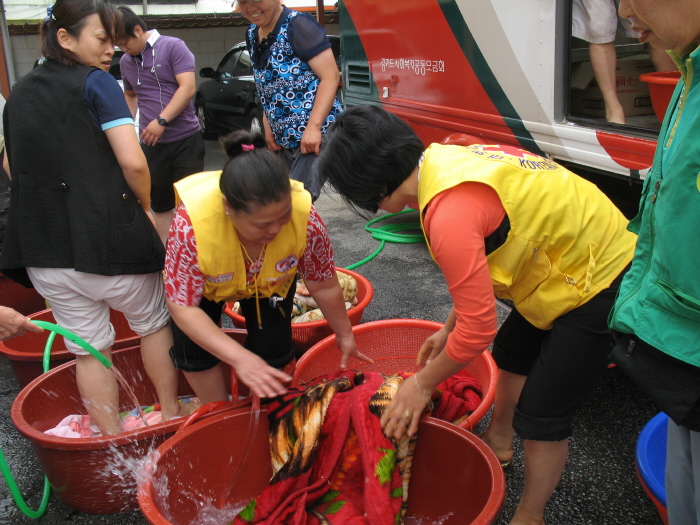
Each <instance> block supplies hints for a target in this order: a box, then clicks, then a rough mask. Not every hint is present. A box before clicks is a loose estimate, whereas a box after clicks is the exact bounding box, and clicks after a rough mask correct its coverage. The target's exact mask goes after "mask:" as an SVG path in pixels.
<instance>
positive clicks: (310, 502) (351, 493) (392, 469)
mask: <svg viewBox="0 0 700 525" xmlns="http://www.w3.org/2000/svg"><path fill="white" fill-rule="evenodd" d="M404 377H407V374H400V375H395V376H391V377H388V378H385V377H384V376H382V375H380V374H379V373H377V372H368V373H366V374H356V373H354V372H342V373H338V374H334V375H332V376H328V377H325V378H320V379H319V380H317V381H316V382H314V383H312V384H311V385H306V386H305V387H303V388H290V389H289V391H288V393H287V394H286V395H284V396H280V397H278V398H276V399H275V400H274V401H273V402H272V403H271V404H270V405H269V408H268V420H269V425H270V450H271V456H272V467H273V477H272V480H271V481H270V484H269V485H268V486H267V487H266V489H265V490H264V491H263V492H262V494H261V495H260V496H258V497H257V498H256V499H255V500H253V501H252V502H251V503H250V504H249V505H248V506H247V507H246V508H245V509H244V510H243V511H242V512H241V513H240V514H239V515H238V517H237V518H236V519H235V520H234V521H233V524H234V525H247V524H250V523H255V524H268V525H273V524H274V525H283V524H284V525H326V524H329V525H330V524H332V525H370V524H371V525H394V524H396V523H401V522H402V520H403V516H404V514H405V512H406V499H407V495H408V482H409V479H410V472H411V462H412V458H413V448H414V447H415V443H416V437H414V438H412V439H408V438H406V437H404V438H403V439H402V440H401V441H400V442H398V443H397V442H396V441H395V440H393V439H388V438H387V437H385V436H384V434H383V432H382V429H381V425H380V423H379V419H380V417H381V414H382V412H383V410H384V408H385V407H386V406H387V405H388V404H389V402H390V401H391V400H392V399H393V397H394V394H395V393H396V390H397V389H398V387H399V386H400V385H401V383H402V382H403V378H404ZM468 383H469V381H466V382H465V381H464V380H463V379H458V380H456V381H451V380H448V381H446V382H445V383H442V384H441V385H440V387H441V388H440V389H437V390H436V391H435V393H434V395H433V401H434V409H433V410H434V415H443V416H447V417H446V418H450V419H451V418H453V417H455V419H456V418H459V417H461V416H462V415H463V413H460V412H461V411H466V410H468V411H472V410H473V409H474V408H476V405H474V404H473V401H474V399H477V398H475V397H473V396H471V395H467V396H466V400H465V399H464V398H458V397H457V396H455V395H454V394H453V391H455V390H457V391H462V390H471V389H470V388H468V387H467V386H468V385H467V384H468ZM474 383H475V382H474ZM477 387H478V385H477ZM476 404H477V405H478V402H477V403H476ZM472 405H473V406H472ZM450 419H448V420H450Z"/></svg>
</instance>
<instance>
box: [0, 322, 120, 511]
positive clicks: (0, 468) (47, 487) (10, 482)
mask: <svg viewBox="0 0 700 525" xmlns="http://www.w3.org/2000/svg"><path fill="white" fill-rule="evenodd" d="M32 323H34V324H35V325H37V326H39V327H41V328H43V329H44V330H50V331H51V333H50V334H49V337H48V339H47V340H46V346H45V347H44V358H43V365H44V372H48V371H49V363H50V361H51V346H52V345H53V340H54V339H55V338H56V334H57V333H58V334H60V335H62V336H63V337H65V338H66V339H68V340H70V341H73V342H74V343H76V344H77V345H79V346H80V347H81V348H84V349H85V350H86V351H88V352H89V353H90V354H92V355H93V356H94V357H95V358H96V359H97V360H98V361H99V362H100V363H102V364H103V365H105V367H107V368H110V367H111V366H112V363H111V361H110V360H109V359H107V358H106V357H105V356H103V355H102V354H101V353H100V352H98V351H97V350H96V349H95V348H94V347H93V346H91V345H90V344H89V343H87V342H85V341H84V340H83V339H81V338H80V337H78V336H77V335H75V334H74V333H73V332H70V331H68V330H66V329H65V328H63V327H61V326H58V325H57V324H54V323H49V322H47V321H34V320H32ZM0 472H2V476H3V477H4V478H5V481H6V482H7V486H8V487H9V489H10V493H11V494H12V497H13V498H14V500H15V503H17V507H19V510H21V511H22V512H23V513H24V514H25V515H27V516H28V517H30V518H32V519H38V518H40V517H41V516H42V515H43V514H44V512H46V507H48V505H49V496H50V494H51V484H50V483H49V478H47V477H46V476H44V494H43V496H42V497H41V503H40V504H39V508H38V509H37V510H32V509H30V508H29V507H28V506H27V504H26V503H25V502H24V498H23V497H22V493H21V492H20V491H19V488H18V487H17V483H16V482H15V480H14V478H13V477H12V472H10V467H9V466H8V465H7V460H5V454H3V453H2V450H0Z"/></svg>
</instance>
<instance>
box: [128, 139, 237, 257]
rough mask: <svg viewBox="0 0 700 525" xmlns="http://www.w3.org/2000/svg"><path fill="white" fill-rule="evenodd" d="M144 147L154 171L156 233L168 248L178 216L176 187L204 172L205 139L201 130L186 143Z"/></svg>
mask: <svg viewBox="0 0 700 525" xmlns="http://www.w3.org/2000/svg"><path fill="white" fill-rule="evenodd" d="M141 148H142V149H143V152H144V154H145V155H146V160H147V161H148V169H149V170H150V171H151V209H152V210H153V216H154V218H155V221H156V230H157V231H158V236H159V237H160V239H161V241H162V242H163V245H165V244H166V243H167V241H168V231H169V230H170V224H171V223H172V221H173V216H174V215H175V190H174V189H173V184H174V183H175V182H177V181H179V180H180V179H183V178H185V177H187V176H188V175H192V174H194V173H200V172H202V171H204V139H202V135H201V133H199V131H198V132H197V133H195V134H193V135H191V136H189V137H186V138H184V139H182V140H178V141H175V142H167V143H159V144H156V145H155V146H146V145H142V146H141ZM222 168H223V166H222Z"/></svg>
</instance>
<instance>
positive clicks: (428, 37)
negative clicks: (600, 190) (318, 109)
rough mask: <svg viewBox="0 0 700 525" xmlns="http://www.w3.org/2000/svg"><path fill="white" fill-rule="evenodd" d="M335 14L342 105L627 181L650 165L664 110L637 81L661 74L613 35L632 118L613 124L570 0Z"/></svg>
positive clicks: (641, 52)
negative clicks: (375, 109) (371, 108)
mask: <svg viewBox="0 0 700 525" xmlns="http://www.w3.org/2000/svg"><path fill="white" fill-rule="evenodd" d="M338 11H339V25H340V39H341V49H342V60H341V66H342V76H343V98H344V103H345V104H346V106H351V105H355V104H379V105H381V106H382V107H384V108H385V109H386V110H388V111H390V112H392V113H394V114H396V115H397V116H399V117H400V118H402V119H403V120H405V121H406V122H408V123H409V124H410V125H411V127H412V128H413V129H414V130H415V131H416V132H417V133H418V135H419V136H420V138H421V139H422V141H423V142H424V144H426V145H427V144H429V143H433V142H442V143H454V144H465V145H468V144H474V143H482V144H502V145H510V146H515V147H518V148H520V149H523V150H526V151H528V152H531V153H534V154H536V155H540V156H544V157H547V158H549V159H552V160H554V161H556V162H559V163H561V164H564V165H567V166H571V165H573V166H580V167H583V168H585V169H587V170H591V171H592V172H599V173H603V174H607V175H613V176H616V177H623V178H627V179H628V180H629V183H630V184H632V183H633V181H635V180H636V181H641V180H642V179H643V178H644V176H645V175H646V173H647V171H648V169H649V167H650V166H651V164H652V160H653V156H654V150H655V148H656V141H657V138H658V134H659V129H660V126H661V122H660V120H659V118H663V109H661V110H659V109H658V108H656V109H657V112H656V113H655V112H654V109H655V107H654V106H656V99H655V100H654V102H655V104H652V100H651V95H650V88H655V87H657V86H655V85H648V84H647V83H646V82H644V81H642V80H640V79H639V77H640V76H641V75H643V74H645V73H650V72H653V71H654V70H653V64H652V63H651V60H649V57H648V53H647V49H646V47H645V44H642V43H640V42H639V41H638V40H637V39H631V38H625V37H618V38H617V39H616V41H615V49H616V53H617V74H616V77H617V91H618V97H619V98H620V100H621V102H622V103H623V106H625V107H626V113H627V124H625V125H621V124H612V123H609V122H607V121H606V120H605V118H604V108H603V104H602V96H600V92H599V90H598V91H596V90H597V87H596V84H595V80H594V77H593V73H592V69H591V66H590V61H589V57H588V44H587V43H586V42H584V41H581V40H578V39H575V38H573V37H572V35H571V0H516V1H513V0H406V1H403V2H393V1H390V0H384V1H379V2H377V1H376V0H340V1H339V3H338ZM674 73H675V72H674ZM646 76H648V75H646ZM671 76H673V73H672V74H671ZM677 78H678V76H675V77H674V80H672V82H676V81H677V80H675V79H677ZM670 89H673V85H671V86H670ZM651 93H652V94H653V93H654V92H653V91H651ZM657 114H658V115H659V116H657ZM535 161H536V160H533V159H527V158H525V157H524V159H523V162H535Z"/></svg>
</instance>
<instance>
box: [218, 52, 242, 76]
mask: <svg viewBox="0 0 700 525" xmlns="http://www.w3.org/2000/svg"><path fill="white" fill-rule="evenodd" d="M240 54H241V51H234V52H232V53H230V54H229V55H226V56H225V57H224V59H223V60H222V61H221V64H219V69H218V71H217V77H218V78H231V77H232V76H233V72H234V71H235V68H236V61H237V60H238V55H240Z"/></svg>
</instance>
